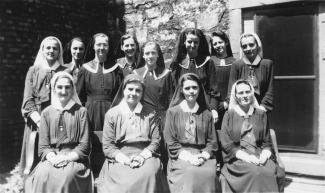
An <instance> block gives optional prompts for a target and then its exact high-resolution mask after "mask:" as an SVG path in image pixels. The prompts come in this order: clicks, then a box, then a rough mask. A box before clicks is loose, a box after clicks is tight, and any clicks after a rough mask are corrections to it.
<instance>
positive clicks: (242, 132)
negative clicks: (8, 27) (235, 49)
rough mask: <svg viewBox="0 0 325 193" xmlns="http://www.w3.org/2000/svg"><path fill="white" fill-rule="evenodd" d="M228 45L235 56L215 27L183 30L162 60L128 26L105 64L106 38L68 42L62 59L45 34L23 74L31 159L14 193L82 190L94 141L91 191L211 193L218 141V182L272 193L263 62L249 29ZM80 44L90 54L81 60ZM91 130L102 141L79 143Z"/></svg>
mask: <svg viewBox="0 0 325 193" xmlns="http://www.w3.org/2000/svg"><path fill="white" fill-rule="evenodd" d="M240 41H241V42H240V43H241V56H240V59H239V60H235V58H234V57H233V55H232V51H231V47H230V42H229V39H228V37H227V36H226V34H225V33H223V32H214V33H212V34H211V37H210V42H208V41H207V39H206V37H205V35H204V33H203V32H202V31H201V30H199V29H194V28H189V29H185V30H183V31H182V32H181V33H180V36H179V38H178V42H177V45H176V49H175V54H174V60H173V62H172V63H171V65H170V68H166V66H165V63H164V58H163V53H162V51H161V48H160V46H159V44H157V43H156V42H152V41H149V42H146V43H144V44H143V45H142V46H141V47H140V46H139V43H138V42H137V39H136V38H135V37H134V36H132V35H129V34H127V35H124V36H122V38H121V41H120V46H119V47H118V49H117V52H116V55H118V56H121V57H120V58H118V59H116V60H115V59H113V57H111V56H110V55H109V54H108V53H109V50H110V49H111V48H110V44H109V37H108V36H107V35H106V34H104V33H98V34H95V35H94V36H93V38H92V39H91V42H90V46H87V47H86V46H85V42H84V41H83V40H82V39H81V38H73V39H72V40H71V41H70V42H69V43H68V46H67V47H68V50H69V55H70V57H71V62H69V63H67V64H63V60H62V56H63V50H62V45H61V42H60V40H59V39H57V38H56V37H53V36H50V37H47V38H45V39H44V40H43V41H42V43H41V46H40V49H39V53H38V55H37V57H36V59H35V62H34V65H33V66H32V67H30V69H29V70H28V73H27V76H26V82H25V91H24V100H23V106H22V112H23V116H24V118H25V120H26V128H25V134H24V142H23V148H22V156H21V169H22V170H23V169H24V167H25V162H26V160H25V158H26V144H27V142H28V140H29V139H28V138H29V133H30V132H31V131H32V130H38V131H39V152H38V153H39V163H38V164H37V166H36V167H35V168H34V169H33V171H32V172H31V173H30V174H29V175H28V176H27V178H26V181H25V192H66V193H68V192H93V191H94V188H93V187H94V185H93V176H92V172H91V169H90V168H91V167H90V166H91V165H92V164H93V163H94V162H96V160H92V159H90V156H89V154H90V152H91V151H92V152H94V151H96V149H97V150H98V149H102V151H103V153H104V155H105V162H104V164H103V166H102V168H101V171H100V173H99V177H98V181H97V191H98V192H184V193H185V192H186V193H188V192H218V191H220V190H221V189H220V185H219V179H218V176H217V172H216V170H217V163H218V162H220V161H221V160H219V158H218V159H216V152H217V150H218V149H222V152H223V162H224V165H223V167H222V170H221V175H223V176H224V177H225V179H226V185H225V187H224V188H225V189H224V190H226V191H227V192H278V184H277V178H278V169H277V168H278V167H277V162H276V159H275V158H274V154H273V153H272V142H271V139H270V131H269V124H268V119H267V117H268V116H267V112H269V111H271V110H272V107H273V102H272V98H273V82H272V77H273V67H272V61H271V60H267V59H263V52H262V45H261V41H260V39H259V38H258V36H257V35H256V34H254V33H249V34H243V35H242V37H241V39H240ZM209 43H210V45H209ZM85 52H93V53H92V54H91V55H92V57H93V59H92V60H90V61H88V62H86V63H83V58H84V55H85V54H86V53H85ZM222 120H223V121H222ZM93 131H103V138H102V144H93V143H92V142H91V138H90V133H92V132H93ZM98 145H100V146H98ZM166 172H167V175H166ZM166 176H167V178H166Z"/></svg>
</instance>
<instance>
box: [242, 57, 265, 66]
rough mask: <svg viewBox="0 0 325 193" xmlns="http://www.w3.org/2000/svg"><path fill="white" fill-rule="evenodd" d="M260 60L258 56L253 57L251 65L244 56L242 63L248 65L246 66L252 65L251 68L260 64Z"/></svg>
mask: <svg viewBox="0 0 325 193" xmlns="http://www.w3.org/2000/svg"><path fill="white" fill-rule="evenodd" d="M261 60H262V58H261V57H260V56H259V55H257V56H256V57H255V59H254V61H253V62H252V63H251V62H250V61H249V60H248V59H247V57H246V56H244V57H243V61H244V63H245V64H248V65H252V66H257V65H258V63H260V61H261Z"/></svg>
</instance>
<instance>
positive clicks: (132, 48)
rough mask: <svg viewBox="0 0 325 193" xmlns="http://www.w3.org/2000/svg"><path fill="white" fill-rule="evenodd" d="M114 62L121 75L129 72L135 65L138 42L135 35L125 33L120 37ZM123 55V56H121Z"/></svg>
mask: <svg viewBox="0 0 325 193" xmlns="http://www.w3.org/2000/svg"><path fill="white" fill-rule="evenodd" d="M117 49H118V50H117V53H116V55H117V57H119V58H118V59H117V60H116V62H117V63H118V64H119V66H120V68H121V69H122V71H123V76H124V77H125V76H126V75H128V74H131V73H132V71H133V70H134V69H135V67H136V66H137V59H138V54H139V43H138V40H137V38H136V37H135V36H132V35H129V34H125V35H123V36H122V37H121V40H120V46H119V47H118V48H117ZM122 56H123V57H122Z"/></svg>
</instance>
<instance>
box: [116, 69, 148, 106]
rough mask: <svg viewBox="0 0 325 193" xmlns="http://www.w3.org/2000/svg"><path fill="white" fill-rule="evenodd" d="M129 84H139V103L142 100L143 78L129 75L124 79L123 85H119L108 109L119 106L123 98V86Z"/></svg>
mask: <svg viewBox="0 0 325 193" xmlns="http://www.w3.org/2000/svg"><path fill="white" fill-rule="evenodd" d="M130 82H139V83H140V84H141V85H142V90H143V91H142V98H141V101H142V100H143V95H144V89H145V87H144V80H143V78H142V77H141V76H139V75H137V74H129V75H127V76H126V77H125V78H124V80H123V84H121V85H120V88H119V89H118V91H117V93H116V95H115V98H114V100H113V102H112V104H111V107H110V108H113V107H115V106H117V105H118V104H120V102H121V101H122V100H123V98H124V94H123V91H124V88H125V85H126V84H128V83H130Z"/></svg>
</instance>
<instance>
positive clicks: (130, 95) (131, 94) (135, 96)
mask: <svg viewBox="0 0 325 193" xmlns="http://www.w3.org/2000/svg"><path fill="white" fill-rule="evenodd" d="M142 94H143V88H142V85H141V83H139V82H130V83H127V85H126V86H125V88H124V91H123V95H124V100H125V101H126V103H127V104H128V105H129V106H131V107H135V106H136V105H137V104H138V103H139V102H140V100H141V97H142Z"/></svg>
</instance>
